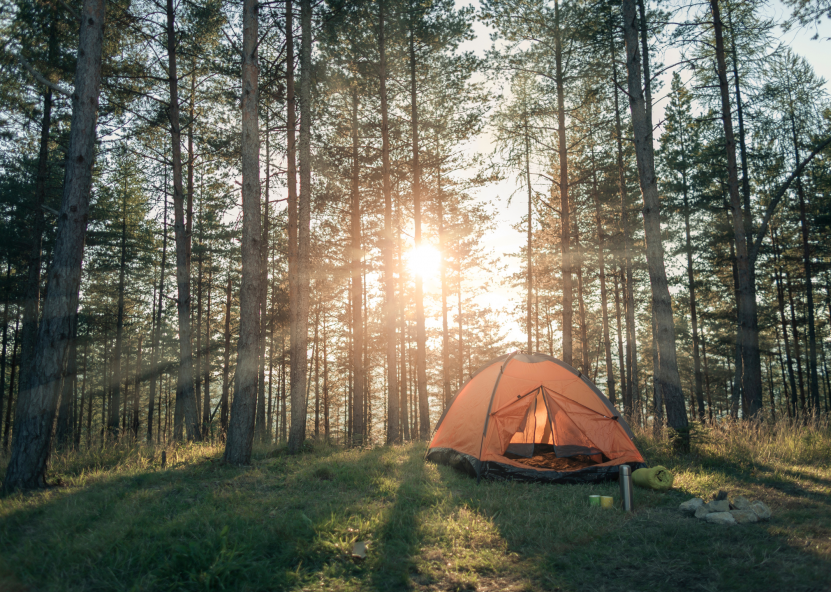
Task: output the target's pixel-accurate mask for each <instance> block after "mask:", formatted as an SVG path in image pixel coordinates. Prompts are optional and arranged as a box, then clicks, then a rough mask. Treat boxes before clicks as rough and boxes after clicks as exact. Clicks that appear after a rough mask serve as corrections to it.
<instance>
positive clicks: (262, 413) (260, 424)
mask: <svg viewBox="0 0 831 592" xmlns="http://www.w3.org/2000/svg"><path fill="white" fill-rule="evenodd" d="M266 129H268V120H267V119H266ZM266 138H268V132H267V131H266ZM266 145H268V142H266ZM267 157H268V150H266V158H267ZM266 168H268V167H266ZM267 178H268V174H266V179H267ZM266 185H268V183H266ZM264 201H265V208H264V211H263V240H262V247H261V250H262V254H261V256H260V265H261V269H260V294H259V308H260V315H259V316H260V331H259V332H260V338H259V342H258V345H257V350H258V351H257V359H258V368H259V373H258V379H257V417H256V429H255V431H256V435H257V440H265V438H266V435H267V429H266V427H267V426H266V408H265V406H266V401H265V335H266V331H267V329H268V326H267V320H268V314H266V311H267V306H268V233H269V226H268V225H269V212H268V210H269V205H268V192H267V191H266V195H265V200H264Z"/></svg>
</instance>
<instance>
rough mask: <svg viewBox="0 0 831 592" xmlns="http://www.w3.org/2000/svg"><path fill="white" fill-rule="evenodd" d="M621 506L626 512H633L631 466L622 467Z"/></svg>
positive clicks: (619, 478)
mask: <svg viewBox="0 0 831 592" xmlns="http://www.w3.org/2000/svg"><path fill="white" fill-rule="evenodd" d="M618 480H619V481H620V505H621V507H622V508H623V511H624V512H631V511H632V503H633V502H632V469H631V468H630V467H629V465H621V466H620V474H619V476H618Z"/></svg>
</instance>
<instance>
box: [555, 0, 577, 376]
mask: <svg viewBox="0 0 831 592" xmlns="http://www.w3.org/2000/svg"><path fill="white" fill-rule="evenodd" d="M554 63H555V68H556V69H555V76H556V83H557V155H558V157H559V161H560V181H559V190H560V244H561V248H562V259H561V269H562V274H563V327H562V329H563V362H565V363H566V364H569V365H572V364H573V362H572V358H573V355H574V354H573V345H572V340H573V338H572V325H573V316H574V313H573V311H572V301H573V298H574V296H573V287H572V275H571V274H572V262H571V252H570V251H571V247H570V233H571V218H570V213H569V203H568V189H569V187H568V144H567V141H566V110H565V88H564V76H563V45H562V40H561V39H560V3H559V1H558V0H554Z"/></svg>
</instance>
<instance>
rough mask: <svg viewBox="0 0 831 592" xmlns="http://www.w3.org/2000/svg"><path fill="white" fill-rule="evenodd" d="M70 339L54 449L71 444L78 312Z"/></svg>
mask: <svg viewBox="0 0 831 592" xmlns="http://www.w3.org/2000/svg"><path fill="white" fill-rule="evenodd" d="M71 326H72V328H71V329H70V331H72V339H71V341H70V343H69V351H68V352H67V359H66V369H65V370H64V375H63V384H62V386H61V400H60V403H59V405H58V421H57V422H56V424H55V448H56V449H58V450H66V449H67V448H68V445H69V444H71V443H72V440H73V434H72V428H73V420H74V417H73V415H72V398H73V395H74V391H75V389H74V386H75V376H76V374H77V372H78V310H77V306H76V309H75V311H74V312H73V314H72V325H71Z"/></svg>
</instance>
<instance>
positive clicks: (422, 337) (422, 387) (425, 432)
mask: <svg viewBox="0 0 831 592" xmlns="http://www.w3.org/2000/svg"><path fill="white" fill-rule="evenodd" d="M411 8H412V9H413V10H414V8H413V7H411ZM410 112H411V122H412V136H413V137H412V142H413V146H412V148H413V165H412V166H413V220H414V222H415V248H416V250H418V249H420V248H421V164H420V162H419V146H418V133H419V127H418V90H417V86H416V50H415V13H414V12H413V14H412V15H411V16H410ZM415 306H416V376H417V388H418V405H419V416H420V420H421V421H420V423H419V429H418V435H419V438H420V439H422V440H426V439H427V438H428V437H429V436H430V407H429V399H428V398H427V329H426V327H425V320H424V279H423V278H422V277H421V274H418V273H416V274H415Z"/></svg>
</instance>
